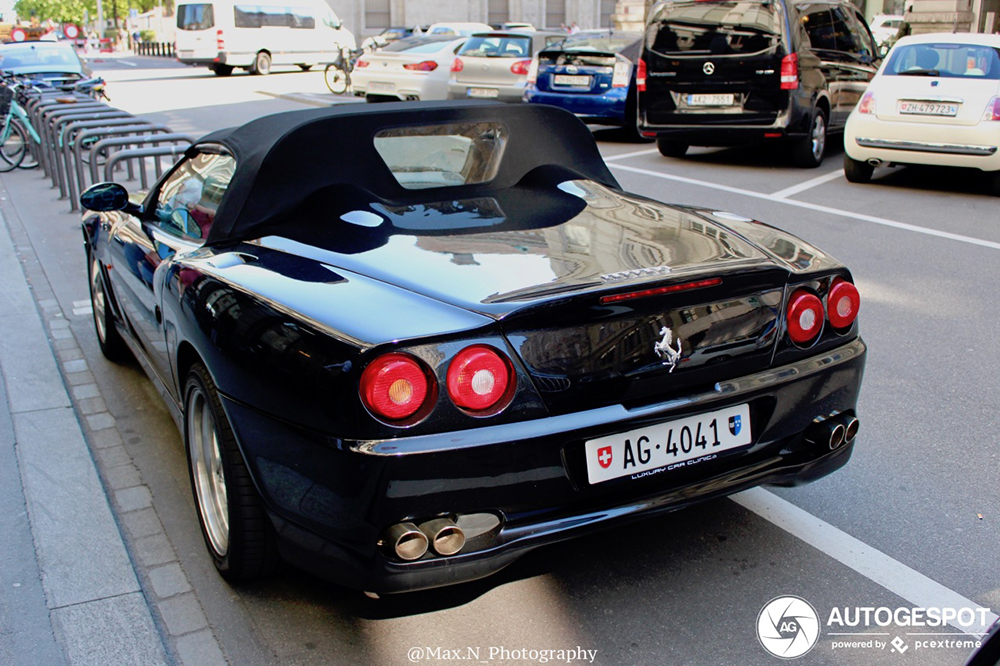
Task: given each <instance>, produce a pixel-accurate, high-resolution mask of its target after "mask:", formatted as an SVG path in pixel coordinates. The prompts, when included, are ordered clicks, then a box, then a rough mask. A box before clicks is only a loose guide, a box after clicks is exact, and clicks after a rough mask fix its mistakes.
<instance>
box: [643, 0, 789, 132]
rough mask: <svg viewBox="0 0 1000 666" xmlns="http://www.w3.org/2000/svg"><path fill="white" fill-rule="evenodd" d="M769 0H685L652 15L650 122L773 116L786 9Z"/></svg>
mask: <svg viewBox="0 0 1000 666" xmlns="http://www.w3.org/2000/svg"><path fill="white" fill-rule="evenodd" d="M777 6H778V5H777V4H774V3H762V2H680V3H667V4H665V5H663V6H662V8H661V9H660V10H659V12H658V13H657V14H656V16H655V17H654V19H653V20H652V21H651V22H650V29H649V33H648V35H649V37H648V39H647V42H646V48H645V49H644V52H643V59H644V60H645V61H646V67H647V75H646V91H645V92H644V93H642V92H641V93H639V100H640V102H639V103H640V108H641V109H642V111H643V114H644V117H645V123H646V124H647V125H683V124H711V123H713V122H716V123H723V124H734V123H756V124H769V123H770V122H772V121H773V120H774V119H775V118H776V117H777V115H778V114H779V113H780V112H781V111H783V110H784V109H785V108H787V106H788V91H785V90H781V85H780V84H781V60H782V58H783V57H784V56H785V55H786V54H787V49H786V48H785V47H784V46H783V40H782V36H781V35H782V14H781V13H780V12H779V11H778V9H777Z"/></svg>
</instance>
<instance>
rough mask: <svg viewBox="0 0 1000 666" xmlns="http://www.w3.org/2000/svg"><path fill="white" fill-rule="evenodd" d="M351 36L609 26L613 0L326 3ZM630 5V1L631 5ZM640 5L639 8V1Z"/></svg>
mask: <svg viewBox="0 0 1000 666" xmlns="http://www.w3.org/2000/svg"><path fill="white" fill-rule="evenodd" d="M327 2H328V3H329V4H330V6H331V7H332V8H333V11H335V12H336V13H337V15H338V16H339V17H340V18H341V19H342V20H343V21H344V24H345V25H346V26H347V27H348V28H349V29H350V30H351V31H352V32H354V34H355V35H358V36H361V37H367V36H369V35H375V34H378V33H379V32H381V31H382V30H384V29H385V28H388V27H390V26H414V25H429V24H431V23H439V22H444V21H453V22H463V23H464V22H470V21H471V22H477V23H489V24H496V23H504V22H507V21H525V22H528V23H531V24H532V25H534V26H535V27H537V28H552V29H558V28H559V27H560V26H571V25H572V24H574V23H576V25H577V26H578V27H580V28H581V29H587V28H607V27H610V26H612V25H613V21H614V18H613V16H614V15H615V13H616V8H615V6H616V5H617V4H620V3H618V2H616V0H327ZM633 4H634V3H633ZM638 4H639V5H640V6H641V5H642V4H643V3H642V2H641V0H640V2H639V3H638Z"/></svg>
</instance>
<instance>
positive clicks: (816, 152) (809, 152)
mask: <svg viewBox="0 0 1000 666" xmlns="http://www.w3.org/2000/svg"><path fill="white" fill-rule="evenodd" d="M827 139H828V137H827V118H826V113H824V112H823V109H813V112H812V115H810V116H809V134H808V135H806V136H804V137H803V138H801V139H799V140H797V141H796V142H795V143H793V144H792V159H793V160H794V161H795V165H796V166H800V167H802V168H803V169H815V168H816V167H818V166H819V165H820V164H822V163H823V156H824V155H825V154H826V144H827Z"/></svg>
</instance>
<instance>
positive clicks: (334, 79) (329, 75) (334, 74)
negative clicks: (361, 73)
mask: <svg viewBox="0 0 1000 666" xmlns="http://www.w3.org/2000/svg"><path fill="white" fill-rule="evenodd" d="M323 78H324V80H326V87H327V88H329V89H330V92H332V93H333V94H334V95H342V94H344V93H345V92H347V86H348V85H349V84H350V82H351V79H350V78H349V77H348V75H347V72H345V71H344V70H342V69H341V68H340V67H337V66H336V65H334V64H330V65H327V66H326V69H325V70H323Z"/></svg>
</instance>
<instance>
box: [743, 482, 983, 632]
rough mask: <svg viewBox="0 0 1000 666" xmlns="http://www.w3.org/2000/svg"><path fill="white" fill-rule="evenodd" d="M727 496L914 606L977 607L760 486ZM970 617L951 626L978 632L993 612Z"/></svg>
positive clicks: (981, 630)
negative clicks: (963, 623) (965, 623)
mask: <svg viewBox="0 0 1000 666" xmlns="http://www.w3.org/2000/svg"><path fill="white" fill-rule="evenodd" d="M732 500H733V501H734V502H736V503H737V504H739V505H740V506H742V507H743V508H745V509H748V510H750V511H752V512H753V513H755V514H757V515H758V516H760V517H761V518H763V519H764V520H767V521H768V522H770V523H773V524H775V525H777V526H778V527H780V528H781V529H783V530H785V531H786V532H788V533H789V534H791V535H792V536H795V537H797V538H799V539H801V540H802V541H805V542H806V543H807V544H809V545H810V546H812V547H813V548H816V549H818V550H819V551H820V552H822V553H825V554H826V555H829V556H830V557H832V558H833V559H835V560H837V561H838V562H840V563H841V564H843V565H845V566H847V567H850V568H851V569H853V570H854V571H856V572H858V573H859V574H861V575H862V576H864V577H865V578H867V579H869V580H871V581H873V582H875V583H878V584H879V585H881V586H882V587H884V588H885V589H887V590H889V591H890V592H892V593H893V594H895V595H897V596H899V597H902V598H903V599H906V600H907V601H908V602H910V603H911V604H913V605H914V606H916V607H920V608H954V609H961V608H971V609H976V608H980V606H979V604H977V603H976V602H974V601H972V600H971V599H967V598H966V597H963V596H962V595H961V594H959V593H958V592H955V591H954V590H951V589H949V588H947V587H945V586H944V585H941V584H940V583H938V582H936V581H934V580H931V579H930V578H928V577H927V576H925V575H923V574H922V573H920V572H918V571H915V570H913V569H911V568H910V567H908V566H906V565H905V564H903V563H902V562H898V561H896V560H894V559H892V558H891V557H889V556H888V555H886V554H885V553H883V552H882V551H880V550H877V549H875V548H872V547H871V546H869V545H868V544H866V543H863V542H861V541H859V540H857V539H855V538H854V537H852V536H851V535H850V534H847V533H846V532H843V531H841V530H840V529H838V528H836V527H834V526H833V525H831V524H830V523H827V522H825V521H823V520H820V519H819V518H817V517H816V516H814V515H812V514H811V513H808V512H807V511H803V510H802V509H800V508H799V507H797V506H795V505H794V504H792V503H791V502H789V501H787V500H784V499H782V498H780V497H778V496H777V495H775V494H774V493H771V492H768V491H766V490H764V489H763V488H753V489H751V490H747V491H745V492H742V493H739V494H738V495H733V496H732ZM975 617H976V623H975V624H973V625H971V626H968V627H963V626H961V625H960V624H958V623H957V622H952V623H951V626H953V627H954V628H956V629H958V630H960V631H963V632H965V633H966V634H971V635H973V636H979V635H982V634H983V633H985V632H986V630H987V629H989V627H990V625H991V624H993V622H995V621H996V619H997V615H996V614H995V613H987V614H986V622H985V623H980V614H979V613H978V612H976V613H975Z"/></svg>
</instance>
